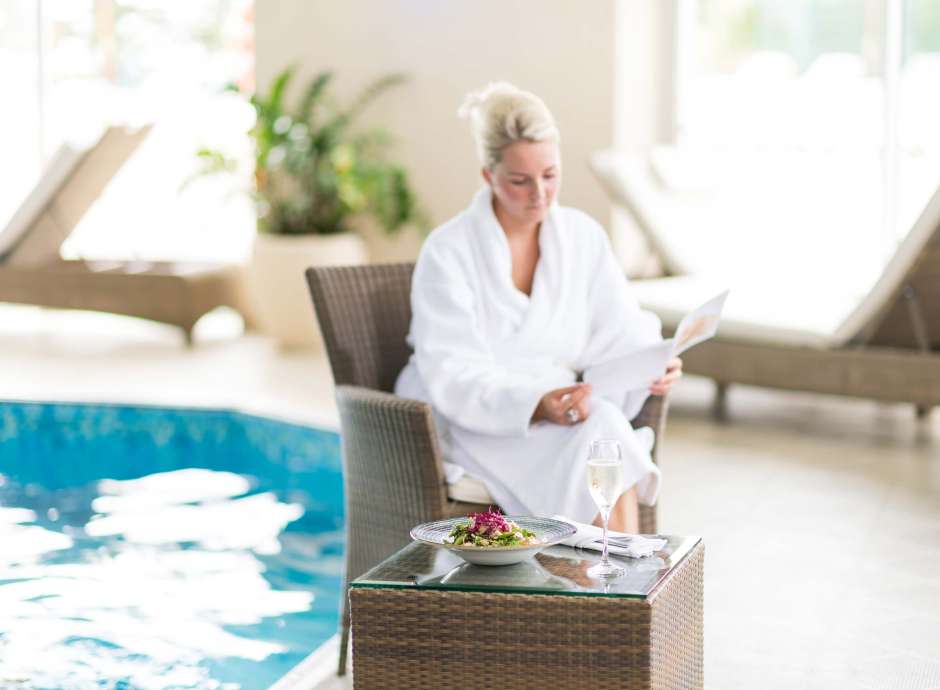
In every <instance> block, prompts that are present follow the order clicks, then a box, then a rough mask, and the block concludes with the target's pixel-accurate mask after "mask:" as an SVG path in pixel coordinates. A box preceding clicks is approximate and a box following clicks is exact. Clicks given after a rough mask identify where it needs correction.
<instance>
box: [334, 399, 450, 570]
mask: <svg viewBox="0 0 940 690" xmlns="http://www.w3.org/2000/svg"><path fill="white" fill-rule="evenodd" d="M336 402H337V406H338V408H339V417H340V428H341V431H342V447H343V474H344V481H345V487H346V499H345V500H346V520H347V526H348V530H349V531H348V536H349V539H350V540H355V543H356V544H357V548H356V549H354V550H353V552H351V553H354V554H355V555H356V557H355V559H354V560H355V561H356V562H350V564H349V573H348V576H349V577H350V579H351V578H355V577H358V576H359V575H360V574H361V573H362V572H364V571H365V570H367V569H368V568H369V567H371V566H373V565H375V564H376V563H378V562H379V561H381V560H383V559H384V558H387V557H388V556H389V555H391V554H392V553H394V552H395V551H397V550H398V549H399V548H401V547H402V546H404V545H405V544H407V543H408V541H409V539H408V534H409V531H410V530H411V528H412V527H414V526H415V525H417V524H419V523H421V522H428V521H430V520H439V519H441V518H442V517H443V515H444V505H445V502H446V500H447V491H446V486H445V482H444V471H443V465H442V464H441V462H442V461H441V452H440V448H439V446H438V441H437V434H436V433H435V428H434V419H433V416H432V414H431V408H430V406H429V405H427V404H425V403H423V402H419V401H417V400H408V399H406V398H401V397H398V396H396V395H392V394H390V393H385V392H382V391H376V390H372V389H369V388H363V387H360V386H337V387H336Z"/></svg>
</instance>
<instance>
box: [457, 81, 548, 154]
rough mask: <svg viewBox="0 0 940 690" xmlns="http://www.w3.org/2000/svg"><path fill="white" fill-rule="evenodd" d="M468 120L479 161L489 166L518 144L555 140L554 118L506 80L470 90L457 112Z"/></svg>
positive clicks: (532, 96) (539, 101)
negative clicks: (518, 142) (508, 148)
mask: <svg viewBox="0 0 940 690" xmlns="http://www.w3.org/2000/svg"><path fill="white" fill-rule="evenodd" d="M457 115H458V117H460V118H461V119H465V120H469V121H470V128H471V130H472V131H473V138H474V140H475V141H476V145H477V153H478V155H479V156H480V160H481V162H482V163H483V164H484V165H485V166H487V167H492V166H493V165H495V164H496V163H498V162H499V160H500V156H501V154H502V150H503V149H504V148H505V147H506V146H508V145H510V144H512V143H514V142H517V141H546V140H554V141H557V140H558V138H559V137H558V128H557V126H556V125H555V118H554V117H552V114H551V112H550V111H549V109H548V107H547V106H546V105H545V103H544V102H543V101H542V99H541V98H539V97H538V96H536V95H535V94H534V93H530V92H528V91H523V90H522V89H520V88H518V87H517V86H514V85H512V84H510V83H509V82H505V81H494V82H490V83H489V84H487V85H486V86H484V87H483V88H482V89H478V90H476V91H471V92H470V93H468V94H467V95H466V96H465V97H464V100H463V103H462V104H461V105H460V107H459V108H458V109H457Z"/></svg>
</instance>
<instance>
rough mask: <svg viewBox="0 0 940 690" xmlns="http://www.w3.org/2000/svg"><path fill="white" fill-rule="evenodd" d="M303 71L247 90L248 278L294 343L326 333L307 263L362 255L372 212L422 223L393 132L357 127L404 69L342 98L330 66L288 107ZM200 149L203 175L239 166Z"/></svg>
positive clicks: (388, 223) (270, 323) (272, 327)
mask: <svg viewBox="0 0 940 690" xmlns="http://www.w3.org/2000/svg"><path fill="white" fill-rule="evenodd" d="M295 71H296V69H295V67H289V68H287V69H285V70H284V71H282V72H281V73H280V74H278V75H277V77H276V78H275V79H274V81H273V83H272V84H271V86H270V88H269V89H268V91H267V93H265V94H258V93H255V94H252V95H250V96H249V97H248V101H249V103H250V104H251V105H252V106H253V108H254V111H255V116H256V117H255V123H254V125H253V126H252V128H251V129H250V130H249V136H250V137H251V138H252V140H253V144H254V154H255V155H254V159H255V160H254V164H255V169H254V186H253V189H252V191H251V193H252V195H253V197H254V200H255V204H256V208H257V211H258V235H257V238H256V241H255V245H254V250H253V253H252V260H251V263H250V265H249V271H248V277H249V287H250V290H251V293H252V294H253V295H254V298H255V302H256V307H257V312H258V321H259V322H260V325H261V327H262V328H263V329H264V330H265V331H266V332H268V333H269V334H271V335H273V336H274V337H275V338H276V339H277V340H278V341H279V342H280V343H281V344H282V345H284V346H288V347H290V346H309V345H312V344H315V343H317V342H318V341H319V334H318V332H317V328H316V324H315V320H314V318H313V310H312V307H311V305H310V298H309V296H308V293H307V288H306V283H305V281H304V276H303V272H304V270H305V269H306V268H307V267H308V266H312V265H318V266H322V265H329V264H354V263H363V262H364V261H365V259H366V249H365V244H364V242H363V240H362V238H361V237H360V236H359V235H358V234H356V233H355V232H354V229H355V225H356V223H357V222H361V221H362V218H363V216H371V217H373V218H374V219H375V220H376V221H378V224H379V225H380V226H381V227H382V228H384V229H385V230H386V231H387V232H389V233H395V232H397V231H398V230H399V229H401V228H402V227H403V226H405V225H406V224H408V223H412V222H417V223H419V224H423V217H422V215H421V213H420V211H419V210H418V207H417V204H416V201H415V195H414V193H413V192H412V190H411V187H410V185H409V182H408V176H407V174H406V172H405V170H404V168H402V167H401V166H400V165H397V164H395V163H393V162H391V161H389V160H388V159H387V157H386V154H387V150H388V148H389V144H390V137H389V136H388V134H387V133H386V132H384V131H382V130H376V129H371V130H367V131H356V130H354V129H353V128H352V124H353V122H354V121H355V119H356V117H357V116H358V115H359V114H360V113H361V112H362V110H363V109H364V108H365V107H366V106H368V105H369V104H370V103H371V102H372V101H373V100H374V99H375V98H376V97H377V96H379V95H380V94H382V93H383V92H384V91H386V90H387V89H389V88H390V87H393V86H395V85H397V84H399V83H401V82H402V81H403V77H402V76H401V75H397V74H392V75H388V76H385V77H382V78H380V79H378V80H377V81H375V82H373V83H372V84H370V85H369V86H368V87H367V88H365V89H364V90H363V91H362V92H361V94H360V95H359V96H358V97H357V98H356V99H354V100H353V101H352V103H351V104H350V105H348V106H346V107H341V106H338V105H337V104H335V102H334V101H333V100H332V99H331V98H330V96H329V93H328V86H329V84H330V81H331V79H332V74H331V73H330V72H322V73H320V74H317V75H315V76H314V77H313V78H312V79H311V80H310V81H309V83H308V84H307V85H306V87H305V88H304V90H303V92H302V94H301V96H300V99H299V101H298V102H297V104H296V106H295V107H289V106H288V105H287V102H286V92H287V89H288V86H289V85H290V83H291V80H292V79H293V77H294V75H295ZM229 89H230V90H233V91H236V92H238V91H239V89H238V88H237V87H235V86H231V87H229ZM198 156H199V158H200V159H201V161H202V169H201V170H200V172H199V173H198V174H201V175H202V174H215V173H222V172H227V173H232V172H234V171H235V169H236V167H237V165H236V163H235V161H233V160H232V159H230V158H229V157H227V156H226V155H225V154H224V153H222V152H219V151H214V150H209V149H202V150H200V151H199V152H198Z"/></svg>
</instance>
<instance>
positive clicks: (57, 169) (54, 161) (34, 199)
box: [0, 144, 85, 261]
mask: <svg viewBox="0 0 940 690" xmlns="http://www.w3.org/2000/svg"><path fill="white" fill-rule="evenodd" d="M84 155H85V152H84V151H83V150H80V149H77V148H73V147H72V146H70V145H68V144H63V145H62V146H60V147H59V149H58V150H57V151H56V152H55V153H54V154H53V155H52V157H51V158H50V159H49V163H48V164H47V165H46V168H45V170H43V173H42V176H41V177H40V178H39V180H38V181H37V183H36V186H35V187H33V190H32V191H31V192H30V193H29V195H27V197H26V198H25V199H24V200H23V202H22V203H21V204H20V206H19V208H17V210H16V212H15V213H14V214H13V216H12V217H11V218H10V220H9V222H8V223H7V224H6V227H4V228H3V229H2V230H0V261H2V260H3V259H4V258H5V257H6V256H7V255H8V254H10V253H11V252H12V251H13V249H14V248H15V247H16V246H17V245H18V244H19V242H20V240H21V239H22V238H23V236H24V235H25V234H26V232H27V231H29V230H30V229H31V228H32V227H33V224H34V223H35V222H36V220H37V219H38V218H39V216H40V214H42V212H43V211H44V210H45V208H46V206H48V204H49V203H50V202H51V201H52V200H53V199H54V198H55V195H56V194H58V193H59V191H60V190H61V188H62V184H63V183H64V182H65V181H66V180H67V179H68V178H69V176H70V175H71V174H72V173H73V172H74V171H75V169H76V168H77V167H78V164H79V163H80V162H81V161H82V158H83V156H84Z"/></svg>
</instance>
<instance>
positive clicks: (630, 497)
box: [594, 485, 640, 534]
mask: <svg viewBox="0 0 940 690" xmlns="http://www.w3.org/2000/svg"><path fill="white" fill-rule="evenodd" d="M594 524H595V525H597V526H598V527H603V526H604V523H603V521H602V520H601V514H600V513H598V514H597V517H595V518H594ZM607 526H608V528H610V529H611V530H613V531H614V532H627V533H628V534H638V533H639V531H640V507H639V504H638V503H637V499H636V486H635V485H634V486H631V487H630V488H629V489H628V490H627V491H624V492H623V493H622V494H621V495H620V498H618V499H617V502H616V503H615V504H614V509H613V510H612V511H610V520H609V521H608V522H607Z"/></svg>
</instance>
